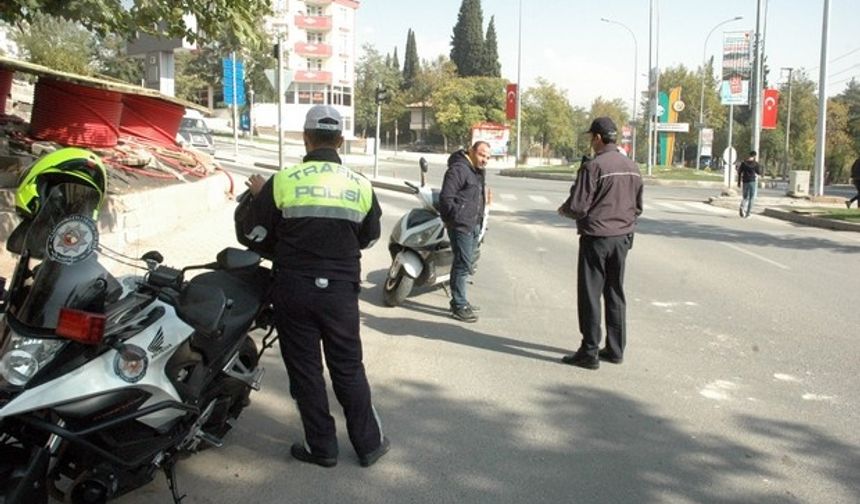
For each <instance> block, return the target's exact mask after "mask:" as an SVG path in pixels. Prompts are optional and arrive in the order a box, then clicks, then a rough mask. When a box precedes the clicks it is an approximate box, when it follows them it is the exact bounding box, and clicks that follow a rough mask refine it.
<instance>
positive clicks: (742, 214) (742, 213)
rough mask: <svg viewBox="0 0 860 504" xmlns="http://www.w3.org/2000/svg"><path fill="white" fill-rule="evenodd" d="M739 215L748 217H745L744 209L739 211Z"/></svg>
mask: <svg viewBox="0 0 860 504" xmlns="http://www.w3.org/2000/svg"><path fill="white" fill-rule="evenodd" d="M738 215H740V216H741V217H746V215H744V209H743V208H740V209H738Z"/></svg>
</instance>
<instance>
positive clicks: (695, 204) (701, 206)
mask: <svg viewBox="0 0 860 504" xmlns="http://www.w3.org/2000/svg"><path fill="white" fill-rule="evenodd" d="M687 206H688V207H690V208H695V209H696V210H704V211H705V212H710V213H712V214H720V215H726V214H729V213H735V212H733V211H732V210H729V209H728V208H720V207H716V206H714V205H709V204H708V203H702V202H700V201H690V202H688V203H687Z"/></svg>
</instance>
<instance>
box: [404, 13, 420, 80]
mask: <svg viewBox="0 0 860 504" xmlns="http://www.w3.org/2000/svg"><path fill="white" fill-rule="evenodd" d="M419 70H420V62H419V61H418V47H417V46H416V45H415V32H413V31H412V29H411V28H410V29H409V33H407V35H406V55H405V56H404V57H403V88H404V89H411V88H412V86H413V85H414V84H415V78H416V77H417V75H418V71H419Z"/></svg>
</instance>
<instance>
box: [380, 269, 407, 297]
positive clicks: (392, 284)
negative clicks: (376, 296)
mask: <svg viewBox="0 0 860 504" xmlns="http://www.w3.org/2000/svg"><path fill="white" fill-rule="evenodd" d="M413 285H415V279H414V278H412V277H411V276H409V275H407V274H406V273H405V272H404V271H403V268H401V269H400V271H398V272H397V275H396V276H395V277H394V278H390V277H389V278H387V279H386V280H385V286H384V287H383V289H382V298H383V300H384V301H385V304H386V305H388V306H398V305H400V304H401V303H403V301H404V300H405V299H406V297H407V296H409V293H410V292H412V286H413Z"/></svg>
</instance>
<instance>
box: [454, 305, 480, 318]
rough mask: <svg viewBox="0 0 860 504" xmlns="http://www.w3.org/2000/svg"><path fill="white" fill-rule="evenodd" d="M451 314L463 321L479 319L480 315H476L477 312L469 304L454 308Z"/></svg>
mask: <svg viewBox="0 0 860 504" xmlns="http://www.w3.org/2000/svg"><path fill="white" fill-rule="evenodd" d="M451 316H452V317H454V318H455V319H457V320H462V321H463V322H477V321H478V316H477V315H475V312H473V311H472V308H470V307H469V305H466V306H463V307H460V308H454V309H452V310H451Z"/></svg>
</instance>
